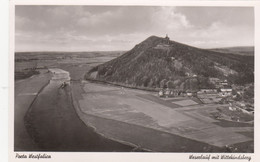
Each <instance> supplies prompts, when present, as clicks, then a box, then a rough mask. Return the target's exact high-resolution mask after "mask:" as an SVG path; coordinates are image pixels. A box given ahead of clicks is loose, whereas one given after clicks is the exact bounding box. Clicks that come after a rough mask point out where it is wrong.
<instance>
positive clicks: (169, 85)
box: [166, 80, 175, 89]
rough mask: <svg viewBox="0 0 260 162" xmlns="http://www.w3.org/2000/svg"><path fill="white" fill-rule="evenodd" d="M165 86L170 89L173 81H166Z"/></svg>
mask: <svg viewBox="0 0 260 162" xmlns="http://www.w3.org/2000/svg"><path fill="white" fill-rule="evenodd" d="M166 85H167V87H168V88H170V89H173V88H174V87H175V86H174V82H173V81H171V80H169V81H168V82H167V83H166Z"/></svg>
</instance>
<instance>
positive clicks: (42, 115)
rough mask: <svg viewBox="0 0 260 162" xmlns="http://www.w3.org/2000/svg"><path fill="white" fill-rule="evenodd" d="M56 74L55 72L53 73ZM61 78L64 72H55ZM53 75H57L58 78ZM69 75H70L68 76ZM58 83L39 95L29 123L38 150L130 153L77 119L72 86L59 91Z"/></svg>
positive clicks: (55, 82) (30, 113)
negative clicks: (71, 91) (71, 92)
mask: <svg viewBox="0 0 260 162" xmlns="http://www.w3.org/2000/svg"><path fill="white" fill-rule="evenodd" d="M51 71H52V72H53V73H54V72H55V70H54V71H53V70H51ZM55 74H58V75H59V77H60V78H61V79H64V78H66V77H64V76H62V71H59V72H57V71H56V72H55ZM55 74H54V75H55ZM66 75H67V74H66ZM53 78H55V81H54V80H52V81H51V83H50V84H49V85H48V86H46V87H45V88H44V90H43V91H42V92H41V93H40V94H39V96H38V97H37V99H36V100H35V102H34V103H33V105H32V106H31V109H30V112H29V113H28V115H27V120H28V122H29V123H30V125H29V127H28V130H29V132H30V134H31V135H32V136H33V139H34V141H35V142H36V143H37V145H38V146H39V149H38V150H37V151H131V150H132V149H133V147H131V146H127V145H124V144H121V143H118V142H115V141H112V140H109V139H106V138H104V137H102V136H101V135H98V134H97V133H95V132H94V130H93V129H92V128H91V127H87V126H86V125H85V124H84V123H83V122H82V121H81V120H80V119H79V117H78V116H77V114H76V112H75V109H74V107H73V105H72V101H71V94H70V86H66V87H65V88H59V87H60V83H61V82H62V80H58V79H57V77H53Z"/></svg>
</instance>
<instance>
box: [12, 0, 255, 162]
mask: <svg viewBox="0 0 260 162" xmlns="http://www.w3.org/2000/svg"><path fill="white" fill-rule="evenodd" d="M14 5H119V6H120V5H128V6H136V5H137V6H252V7H255V96H260V94H259V88H260V87H259V83H258V82H257V81H258V80H259V79H260V78H259V75H258V73H259V70H258V69H259V68H260V67H259V66H260V65H258V64H257V62H256V61H257V60H259V57H260V56H258V53H259V51H260V43H259V42H260V38H259V36H260V30H259V29H260V2H259V1H171V0H160V1H159V0H142V1H140V0H132V1H130V0H127V1H120V0H113V1H107V0H99V1H95V0H88V1H83V0H11V1H10V7H9V9H10V19H9V20H10V27H9V30H10V33H9V37H10V40H9V43H10V48H9V52H10V53H9V85H10V87H9V115H8V116H9V124H8V127H9V130H8V132H9V143H8V144H9V147H8V152H9V161H11V162H14V161H21V162H29V161H35V160H37V159H15V152H14V151H13V150H14V149H13V142H14V141H13V139H14V134H13V133H14V123H13V122H14V74H13V73H14V72H13V71H14V45H15V44H14V43H15V42H14ZM255 98H256V99H255V153H252V154H246V155H251V157H252V160H251V161H260V157H259V155H260V154H259V150H260V149H259V146H260V145H259V139H258V138H257V134H258V131H259V129H258V128H259V122H260V118H259V112H258V110H257V107H258V105H260V101H258V100H257V97H255ZM47 154H50V155H51V156H52V158H51V159H48V160H47V159H40V160H41V161H45V160H46V161H55V162H72V161H76V162H80V161H84V162H92V161H95V162H103V161H108V162H122V161H127V162H139V161H149V162H155V161H156V162H157V161H163V162H173V161H174V162H175V161H176V162H187V161H207V160H189V159H188V156H189V155H190V154H192V153H89V152H86V153H83V152H47ZM200 154H201V153H198V154H197V155H200ZM203 154H204V155H206V154H207V153H203ZM216 154H218V153H211V155H216ZM221 154H223V153H221ZM241 155H242V154H241ZM211 161H223V162H224V161H227V162H232V161H234V162H235V161H239V162H244V161H245V160H211Z"/></svg>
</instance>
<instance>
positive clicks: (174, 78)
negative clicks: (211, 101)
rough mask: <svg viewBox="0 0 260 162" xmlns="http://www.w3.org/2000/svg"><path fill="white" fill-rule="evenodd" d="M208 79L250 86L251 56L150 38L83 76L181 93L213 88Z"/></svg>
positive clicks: (251, 75) (252, 71)
mask: <svg viewBox="0 0 260 162" xmlns="http://www.w3.org/2000/svg"><path fill="white" fill-rule="evenodd" d="M92 74H95V75H92ZM93 76H94V77H93ZM209 77H216V78H220V79H228V80H229V81H230V82H232V83H236V84H246V83H252V82H253V81H254V57H253V56H243V55H236V54H232V53H220V52H216V51H211V50H205V49H199V48H196V47H192V46H188V45H185V44H181V43H178V42H175V41H170V40H168V39H166V38H160V37H156V36H151V37H149V38H147V39H146V40H144V41H143V42H141V43H140V44H137V45H136V46H135V47H134V48H133V49H131V50H130V51H128V52H126V53H125V54H123V55H121V56H119V57H118V58H116V59H113V60H111V61H109V62H106V63H104V64H101V65H99V66H96V67H94V68H93V69H91V70H90V71H89V72H88V73H87V74H86V78H92V79H96V80H100V81H107V82H113V83H121V84H125V85H131V86H138V87H150V88H159V87H162V86H164V87H165V86H167V85H168V87H169V86H171V88H176V89H181V90H193V89H195V90H196V89H199V88H209V87H214V85H212V84H211V83H209Z"/></svg>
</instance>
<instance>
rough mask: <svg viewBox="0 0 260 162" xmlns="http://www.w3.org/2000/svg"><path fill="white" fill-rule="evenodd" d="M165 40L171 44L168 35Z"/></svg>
mask: <svg viewBox="0 0 260 162" xmlns="http://www.w3.org/2000/svg"><path fill="white" fill-rule="evenodd" d="M165 39H166V42H167V44H169V42H170V38H169V37H168V34H166V37H165Z"/></svg>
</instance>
